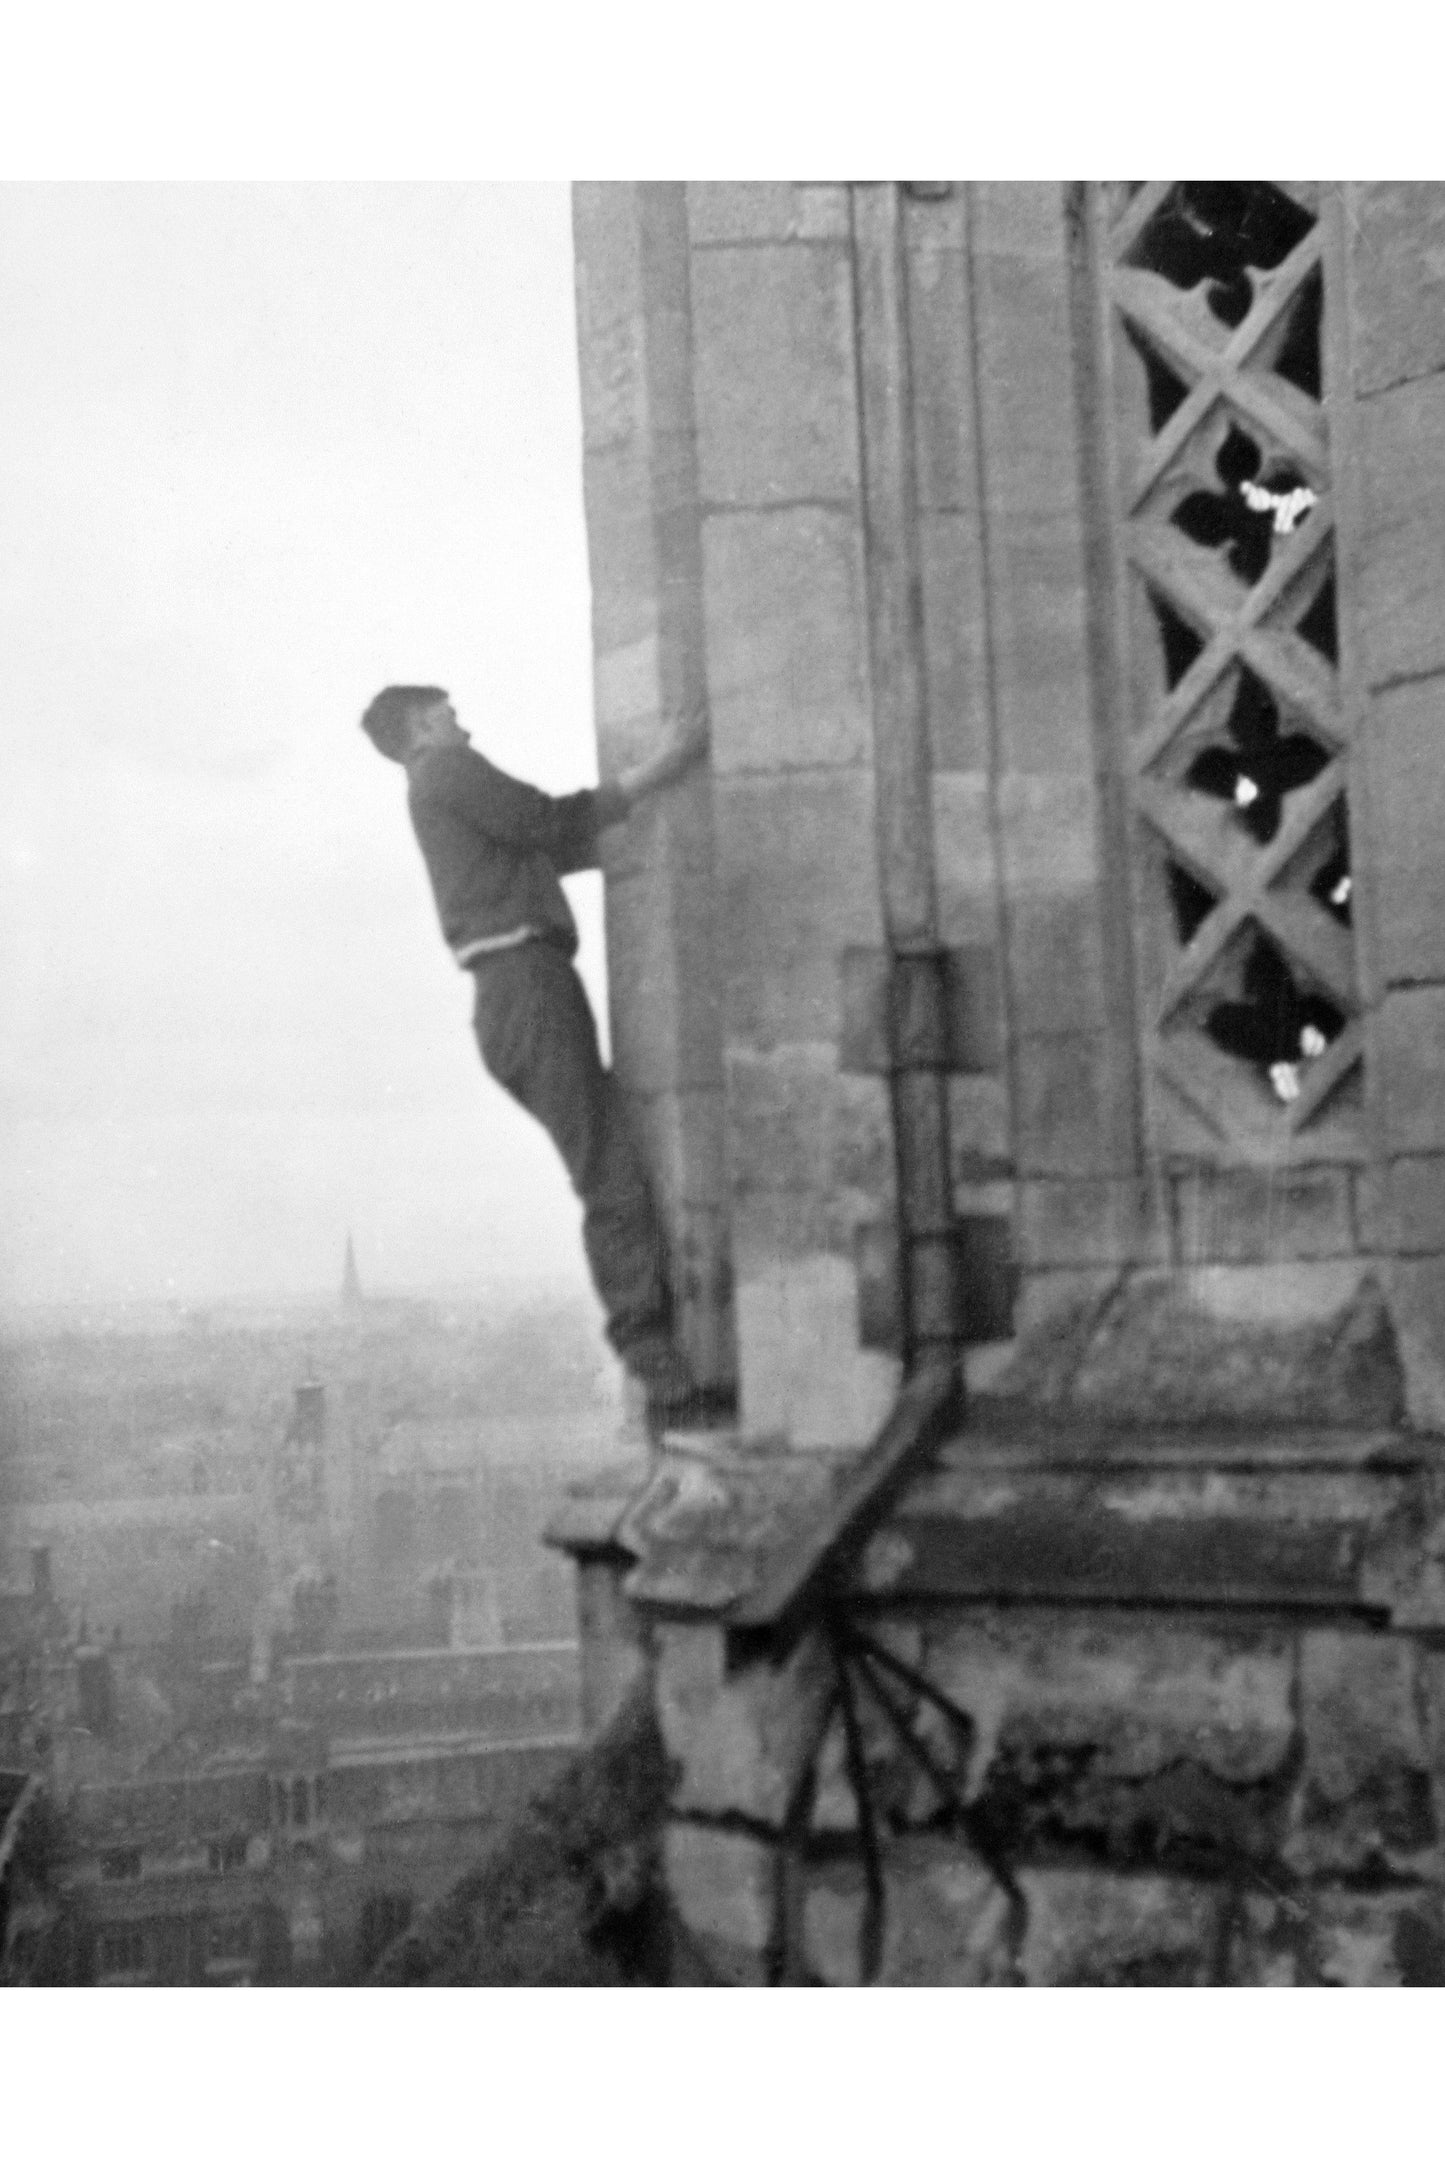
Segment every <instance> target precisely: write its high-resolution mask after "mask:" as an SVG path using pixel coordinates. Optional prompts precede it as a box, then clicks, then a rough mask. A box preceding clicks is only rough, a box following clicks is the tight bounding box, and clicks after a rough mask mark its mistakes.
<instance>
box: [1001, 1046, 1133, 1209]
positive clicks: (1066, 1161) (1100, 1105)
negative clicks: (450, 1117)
mask: <svg viewBox="0 0 1445 2168" xmlns="http://www.w3.org/2000/svg"><path fill="white" fill-rule="evenodd" d="M1014 1077H1015V1080H1016V1099H1015V1107H1016V1113H1015V1130H1014V1156H1015V1160H1016V1162H1017V1165H1018V1169H1019V1172H1020V1173H1021V1174H1025V1175H1039V1174H1054V1175H1086V1176H1087V1175H1093V1176H1100V1175H1105V1176H1107V1175H1120V1174H1125V1173H1127V1172H1128V1170H1129V1168H1130V1167H1131V1166H1132V1164H1133V1158H1134V1154H1133V1152H1132V1151H1131V1150H1130V1149H1129V1146H1128V1140H1127V1138H1126V1137H1124V1136H1121V1135H1119V1134H1118V1132H1119V1130H1120V1128H1121V1124H1120V1123H1119V1121H1118V1120H1117V1118H1116V1107H1115V1100H1114V1050H1113V1047H1112V1044H1111V1042H1110V1041H1109V1040H1108V1039H1106V1038H1105V1037H1104V1035H1103V1034H1102V1033H1100V1032H1087V1031H1071V1032H1063V1033H1051V1034H1049V1035H1048V1036H1047V1037H1044V1036H1041V1035H1040V1036H1030V1037H1020V1039H1019V1041H1018V1044H1017V1048H1016V1051H1015V1056H1014Z"/></svg>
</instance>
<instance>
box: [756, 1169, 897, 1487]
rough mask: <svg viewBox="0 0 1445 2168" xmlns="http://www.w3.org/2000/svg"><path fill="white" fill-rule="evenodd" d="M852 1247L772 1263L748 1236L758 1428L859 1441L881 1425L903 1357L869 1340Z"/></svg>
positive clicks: (810, 1439)
mask: <svg viewBox="0 0 1445 2168" xmlns="http://www.w3.org/2000/svg"><path fill="white" fill-rule="evenodd" d="M795 1195H796V1193H793V1195H785V1196H784V1198H783V1200H782V1203H783V1206H784V1209H792V1208H793V1203H794V1196H795ZM749 1216H750V1218H753V1217H754V1216H753V1215H751V1214H750V1215H749ZM755 1227H756V1220H755V1218H754V1229H755ZM851 1249H852V1244H851V1241H850V1244H849V1250H850V1254H849V1255H848V1256H846V1257H841V1256H828V1255H816V1254H815V1255H812V1256H803V1257H781V1258H778V1259H777V1260H776V1261H775V1262H772V1263H768V1264H764V1263H761V1262H760V1260H759V1258H758V1256H757V1251H756V1246H755V1242H753V1241H750V1242H749V1243H748V1245H747V1247H746V1248H744V1246H743V1244H742V1243H741V1242H740V1243H739V1245H738V1290H737V1316H738V1339H739V1343H740V1346H741V1349H742V1376H743V1420H744V1422H745V1423H746V1424H747V1426H748V1428H749V1429H751V1430H756V1431H758V1432H762V1433H768V1432H781V1434H782V1435H783V1436H784V1437H786V1438H787V1439H788V1440H789V1441H790V1443H792V1444H793V1445H795V1446H799V1447H810V1448H811V1447H825V1446H845V1447H846V1446H853V1447H856V1446H861V1445H863V1444H866V1442H867V1441H868V1439H869V1438H870V1437H872V1435H873V1434H874V1432H875V1431H876V1430H877V1429H878V1428H879V1426H880V1425H881V1424H882V1422H883V1420H884V1418H885V1416H886V1415H887V1413H888V1411H889V1409H890V1407H891V1406H892V1404H893V1400H894V1396H895V1395H896V1393H897V1390H898V1381H899V1376H900V1366H899V1363H898V1360H897V1358H896V1357H895V1356H893V1355H889V1354H884V1353H881V1352H878V1351H875V1350H872V1349H868V1348H865V1347H863V1346H861V1345H860V1334H859V1293H858V1274H857V1267H856V1264H855V1263H854V1260H853V1257H852V1255H851Z"/></svg>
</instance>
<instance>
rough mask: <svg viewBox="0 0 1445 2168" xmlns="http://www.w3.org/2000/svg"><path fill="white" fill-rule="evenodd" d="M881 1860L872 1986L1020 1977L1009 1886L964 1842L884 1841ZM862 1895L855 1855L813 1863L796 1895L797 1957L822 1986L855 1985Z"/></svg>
mask: <svg viewBox="0 0 1445 2168" xmlns="http://www.w3.org/2000/svg"><path fill="white" fill-rule="evenodd" d="M884 1868H885V1893H884V1934H883V1961H882V1964H881V1966H880V1968H879V1974H878V1980H877V1983H876V1984H877V1985H878V1986H880V1987H1011V1986H1014V1985H1015V1984H1017V1982H1016V1970H1015V1959H1014V1951H1013V1941H1014V1933H1013V1927H1014V1923H1013V1919H1012V1916H1011V1915H1012V1908H1011V1906H1010V1902H1009V1897H1008V1893H1007V1891H1005V1890H1004V1889H1003V1888H1002V1887H1001V1886H1000V1884H999V1882H998V1881H997V1880H996V1879H995V1877H994V1876H993V1875H992V1874H991V1873H990V1872H989V1870H988V1868H987V1867H985V1866H984V1864H983V1862H982V1861H981V1860H980V1859H978V1858H977V1856H976V1855H975V1854H974V1853H972V1852H971V1851H970V1850H969V1849H968V1847H967V1846H966V1845H965V1844H963V1843H962V1842H961V1841H957V1842H943V1843H933V1842H928V1841H926V1840H916V1839H915V1840H911V1841H905V1842H903V1843H894V1844H890V1845H889V1846H888V1847H887V1849H886V1852H885V1857H884ZM865 1902H866V1893H865V1890H864V1884H863V1875H862V1869H861V1868H860V1867H859V1866H858V1865H857V1863H856V1862H854V1861H839V1862H837V1863H835V1864H834V1865H832V1866H829V1867H815V1868H813V1869H811V1870H810V1873H809V1878H808V1886H807V1892H806V1895H805V1898H804V1903H803V1952H804V1964H805V1967H806V1969H807V1970H808V1971H809V1972H810V1973H811V1974H813V1975H814V1976H815V1977H816V1978H817V1979H819V1980H821V1981H822V1983H823V1985H824V1986H825V1987H857V1986H859V1985H860V1984H861V1980H862V1963H861V1933H862V1926H863V1917H864V1909H865Z"/></svg>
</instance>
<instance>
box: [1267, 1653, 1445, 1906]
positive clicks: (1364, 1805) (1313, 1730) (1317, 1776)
mask: <svg viewBox="0 0 1445 2168" xmlns="http://www.w3.org/2000/svg"><path fill="white" fill-rule="evenodd" d="M1300 1720H1301V1724H1302V1727H1303V1732H1304V1745H1305V1759H1304V1770H1303V1774H1302V1776H1301V1780H1300V1786H1299V1791H1298V1794H1297V1796H1296V1800H1295V1805H1294V1810H1293V1813H1292V1816H1291V1828H1290V1833H1289V1837H1288V1840H1287V1843H1286V1846H1285V1850H1284V1857H1285V1860H1286V1862H1287V1863H1288V1865H1289V1866H1290V1867H1291V1868H1292V1869H1294V1870H1295V1871H1296V1872H1298V1873H1301V1874H1353V1873H1359V1872H1360V1871H1362V1870H1366V1869H1380V1868H1385V1867H1389V1868H1399V1867H1402V1866H1409V1865H1412V1864H1414V1863H1415V1862H1416V1861H1418V1859H1419V1858H1420V1856H1421V1855H1422V1854H1423V1853H1426V1852H1428V1851H1430V1850H1431V1849H1432V1848H1433V1846H1434V1845H1435V1842H1436V1828H1435V1816H1434V1810H1433V1805H1432V1800H1431V1787H1430V1763H1429V1754H1428V1750H1427V1747H1426V1743H1425V1738H1424V1734H1423V1731H1422V1728H1421V1722H1420V1713H1419V1709H1418V1706H1417V1702H1416V1682H1415V1650H1414V1646H1413V1644H1412V1643H1411V1642H1410V1641H1408V1640H1406V1639H1404V1638H1402V1637H1396V1636H1394V1635H1384V1634H1369V1633H1361V1632H1355V1633H1347V1632H1331V1631H1327V1630H1325V1629H1322V1628H1321V1629H1314V1630H1311V1631H1309V1632H1307V1633H1305V1634H1303V1635H1302V1636H1301V1640H1300Z"/></svg>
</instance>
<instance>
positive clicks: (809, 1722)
mask: <svg viewBox="0 0 1445 2168" xmlns="http://www.w3.org/2000/svg"><path fill="white" fill-rule="evenodd" d="M655 1634H656V1651H657V1670H656V1703H657V1720H658V1725H659V1727H660V1729H661V1732H662V1738H663V1743H664V1745H665V1746H666V1748H667V1750H668V1753H669V1754H670V1755H672V1757H673V1758H674V1760H675V1761H676V1762H677V1763H678V1764H679V1767H680V1772H681V1773H680V1776H679V1780H678V1788H677V1791H676V1794H675V1796H674V1799H673V1805H674V1807H675V1808H676V1809H677V1810H678V1812H679V1813H683V1814H708V1815H718V1816H722V1815H727V1814H745V1815H747V1816H748V1817H749V1818H750V1819H751V1820H752V1821H755V1822H767V1823H770V1824H771V1825H772V1826H773V1827H775V1828H781V1826H782V1824H783V1822H784V1821H785V1820H786V1818H787V1816H788V1813H789V1811H790V1809H791V1808H792V1806H793V1804H794V1801H795V1799H796V1797H797V1792H798V1787H799V1784H800V1783H801V1781H802V1779H803V1776H804V1774H805V1773H806V1771H807V1768H808V1765H809V1763H810V1762H811V1760H812V1758H813V1755H814V1753H815V1751H816V1749H817V1745H818V1741H819V1738H820V1737H821V1734H822V1730H823V1723H824V1718H825V1716H826V1708H827V1701H828V1696H829V1693H830V1692H831V1689H832V1668H831V1665H830V1662H829V1658H828V1651H827V1648H826V1646H825V1645H824V1644H823V1643H822V1642H821V1641H820V1640H818V1639H816V1638H815V1637H812V1636H808V1637H805V1638H804V1639H803V1640H802V1641H800V1642H799V1643H798V1645H797V1647H796V1648H795V1649H794V1650H793V1651H792V1652H791V1654H790V1655H789V1656H788V1657H787V1658H786V1659H784V1660H783V1661H782V1662H780V1663H777V1664H773V1663H768V1662H757V1663H749V1664H746V1665H744V1666H743V1667H742V1668H740V1669H738V1670H736V1671H734V1672H732V1673H729V1671H728V1669H727V1663H726V1655H727V1651H726V1648H725V1645H724V1636H723V1632H722V1629H721V1627H718V1626H713V1625H703V1624H697V1625H692V1624H687V1623H683V1622H676V1621H660V1622H659V1623H658V1625H657V1627H656V1630H655Z"/></svg>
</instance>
